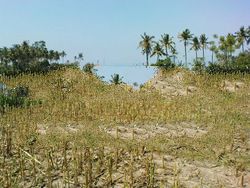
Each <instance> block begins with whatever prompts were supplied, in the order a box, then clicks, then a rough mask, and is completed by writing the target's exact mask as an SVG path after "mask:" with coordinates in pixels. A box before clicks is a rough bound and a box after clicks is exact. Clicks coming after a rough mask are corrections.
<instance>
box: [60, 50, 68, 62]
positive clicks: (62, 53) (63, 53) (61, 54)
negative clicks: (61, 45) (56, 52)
mask: <svg viewBox="0 0 250 188" xmlns="http://www.w3.org/2000/svg"><path fill="white" fill-rule="evenodd" d="M66 55H67V54H66V52H65V51H62V52H61V53H60V56H61V57H62V61H63V63H64V57H66Z"/></svg>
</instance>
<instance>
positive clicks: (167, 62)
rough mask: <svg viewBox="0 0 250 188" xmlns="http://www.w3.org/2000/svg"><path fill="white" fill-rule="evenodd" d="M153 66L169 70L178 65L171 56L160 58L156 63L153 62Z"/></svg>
mask: <svg viewBox="0 0 250 188" xmlns="http://www.w3.org/2000/svg"><path fill="white" fill-rule="evenodd" d="M152 66H156V67H158V68H160V69H164V70H169V69H173V68H175V67H176V65H175V64H174V63H173V62H172V61H171V59H170V58H166V59H164V60H159V61H158V62H156V63H155V64H152Z"/></svg>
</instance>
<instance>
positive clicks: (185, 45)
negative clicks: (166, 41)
mask: <svg viewBox="0 0 250 188" xmlns="http://www.w3.org/2000/svg"><path fill="white" fill-rule="evenodd" d="M184 47H185V64H186V68H187V44H186V41H185V42H184Z"/></svg>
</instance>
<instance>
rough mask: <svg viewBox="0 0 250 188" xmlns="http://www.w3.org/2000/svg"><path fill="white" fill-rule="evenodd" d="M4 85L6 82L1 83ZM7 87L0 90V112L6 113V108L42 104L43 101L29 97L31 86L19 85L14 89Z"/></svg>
mask: <svg viewBox="0 0 250 188" xmlns="http://www.w3.org/2000/svg"><path fill="white" fill-rule="evenodd" d="M1 85H4V84H2V83H1V84H0V86H1ZM1 88H5V89H3V90H0V113H5V111H6V108H18V107H28V106H30V105H33V104H41V101H40V100H38V101H33V100H30V99H28V96H29V88H28V87H26V86H17V87H15V88H13V89H7V88H6V86H4V87H1Z"/></svg>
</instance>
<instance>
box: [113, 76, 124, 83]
mask: <svg viewBox="0 0 250 188" xmlns="http://www.w3.org/2000/svg"><path fill="white" fill-rule="evenodd" d="M122 79H123V77H120V75H119V74H114V75H112V76H111V80H110V82H111V83H112V84H115V85H119V84H122V83H124V82H123V81H122Z"/></svg>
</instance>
